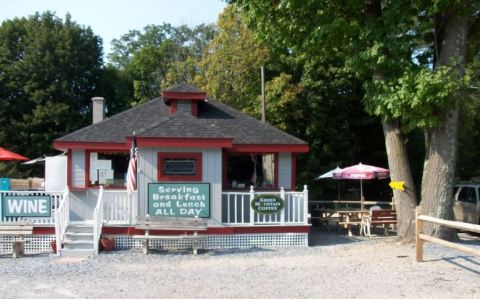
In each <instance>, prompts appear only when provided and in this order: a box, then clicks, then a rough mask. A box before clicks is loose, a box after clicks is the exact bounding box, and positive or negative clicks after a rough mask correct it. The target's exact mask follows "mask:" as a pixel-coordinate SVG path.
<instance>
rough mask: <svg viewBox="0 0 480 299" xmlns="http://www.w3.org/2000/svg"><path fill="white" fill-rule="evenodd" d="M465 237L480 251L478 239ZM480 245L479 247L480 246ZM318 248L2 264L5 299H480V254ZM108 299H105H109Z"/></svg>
mask: <svg viewBox="0 0 480 299" xmlns="http://www.w3.org/2000/svg"><path fill="white" fill-rule="evenodd" d="M470 239H471V240H467V241H466V242H468V243H469V244H471V245H472V246H479V248H480V242H479V241H478V238H474V237H472V238H470ZM475 239H476V240H475ZM312 243H313V244H314V246H311V247H308V248H277V249H258V248H257V249H255V248H254V249H248V250H240V249H237V250H224V251H222V250H218V251H207V252H200V254H199V255H197V256H192V255H191V253H189V252H175V253H167V252H154V253H153V254H150V255H142V254H141V253H139V252H134V251H117V252H113V253H109V254H100V255H99V256H98V257H97V258H90V259H84V260H80V259H78V258H58V257H56V256H53V255H38V256H27V257H23V258H19V259H16V260H14V259H12V258H10V257H8V256H2V257H0V298H47V297H48V298H97V297H104V298H162V297H167V298H182V297H195V298H220V297H228V298H231V297H236V298H253V297H266V298H272V297H275V298H331V297H336V298H400V297H403V298H405V297H406V298H480V257H473V256H471V255H469V254H465V253H462V252H457V251H453V250H449V249H446V248H445V247H441V246H436V245H427V246H425V259H426V262H424V263H416V262H415V248H414V247H413V246H412V245H401V244H397V242H395V239H394V238H392V237H388V238H373V239H367V238H360V237H353V238H349V237H346V236H344V235H338V234H337V233H328V232H324V231H316V232H314V233H313V234H312ZM105 296H106V297H105Z"/></svg>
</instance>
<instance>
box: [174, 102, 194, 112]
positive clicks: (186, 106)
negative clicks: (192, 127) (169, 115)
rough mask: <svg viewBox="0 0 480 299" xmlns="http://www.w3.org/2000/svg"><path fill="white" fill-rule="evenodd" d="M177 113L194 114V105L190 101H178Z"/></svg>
mask: <svg viewBox="0 0 480 299" xmlns="http://www.w3.org/2000/svg"><path fill="white" fill-rule="evenodd" d="M195 105H196V104H195ZM177 112H180V113H185V114H192V103H191V102H190V101H177Z"/></svg>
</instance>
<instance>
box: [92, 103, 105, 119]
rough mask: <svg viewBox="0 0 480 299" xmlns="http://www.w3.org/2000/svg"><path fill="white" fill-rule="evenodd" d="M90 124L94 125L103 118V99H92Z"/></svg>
mask: <svg viewBox="0 0 480 299" xmlns="http://www.w3.org/2000/svg"><path fill="white" fill-rule="evenodd" d="M92 102H93V106H92V119H93V121H92V123H94V124H96V123H98V122H100V121H102V120H103V118H104V117H105V99H104V98H102V97H94V98H92Z"/></svg>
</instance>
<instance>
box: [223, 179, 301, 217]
mask: <svg viewBox="0 0 480 299" xmlns="http://www.w3.org/2000/svg"><path fill="white" fill-rule="evenodd" d="M258 194H274V195H278V196H280V197H281V198H282V199H283V201H284V202H285V206H284V208H283V210H282V211H281V212H280V213H277V214H271V215H263V214H259V213H257V212H255V211H254V210H253V209H252V208H251V202H252V200H253V198H254V197H255V196H256V195H258ZM222 222H223V224H226V225H252V226H253V225H268V224H273V225H278V224H280V225H282V224H295V225H299V224H305V225H307V224H308V189H307V186H306V185H305V186H304V190H303V191H302V192H295V191H293V192H292V191H285V190H284V189H283V188H281V189H280V191H277V192H263V191H262V192H255V190H253V187H251V188H250V192H223V193H222Z"/></svg>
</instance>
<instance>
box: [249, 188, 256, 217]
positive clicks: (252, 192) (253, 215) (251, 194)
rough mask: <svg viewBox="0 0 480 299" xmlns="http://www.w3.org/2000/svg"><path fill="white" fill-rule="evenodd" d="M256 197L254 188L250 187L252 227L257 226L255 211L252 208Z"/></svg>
mask: <svg viewBox="0 0 480 299" xmlns="http://www.w3.org/2000/svg"><path fill="white" fill-rule="evenodd" d="M254 197H255V191H254V190H253V186H250V225H251V226H254V225H255V211H254V210H253V208H252V201H253V198H254Z"/></svg>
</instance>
